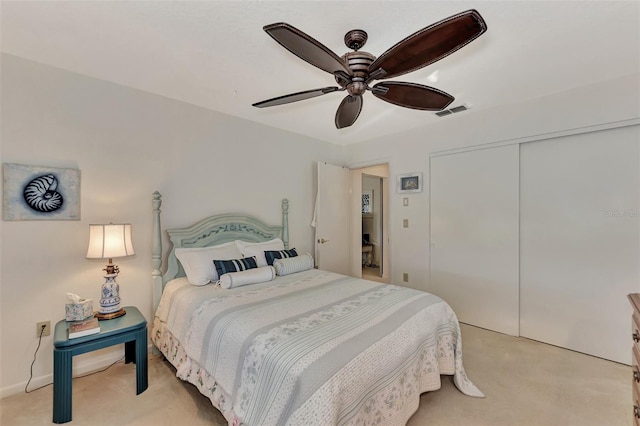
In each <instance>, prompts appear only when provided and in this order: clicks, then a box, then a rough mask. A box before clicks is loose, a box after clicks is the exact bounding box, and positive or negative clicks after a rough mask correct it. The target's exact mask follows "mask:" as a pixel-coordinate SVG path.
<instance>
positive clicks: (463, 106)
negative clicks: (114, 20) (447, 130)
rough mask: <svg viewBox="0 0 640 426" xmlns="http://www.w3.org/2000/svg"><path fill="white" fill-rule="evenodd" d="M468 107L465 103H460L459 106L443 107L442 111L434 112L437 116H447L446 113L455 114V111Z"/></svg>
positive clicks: (464, 109)
mask: <svg viewBox="0 0 640 426" xmlns="http://www.w3.org/2000/svg"><path fill="white" fill-rule="evenodd" d="M468 109H469V108H467V106H466V105H460V106H457V107H453V108H449V109H444V110H442V111H438V112H436V115H437V116H438V117H444V116H447V115H451V114H455V113H457V112H462V111H466V110H468Z"/></svg>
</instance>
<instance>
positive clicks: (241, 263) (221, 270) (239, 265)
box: [213, 257, 258, 277]
mask: <svg viewBox="0 0 640 426" xmlns="http://www.w3.org/2000/svg"><path fill="white" fill-rule="evenodd" d="M213 264H214V265H215V266H216V272H217V273H218V276H220V277H222V276H223V275H224V274H228V273H229V272H238V271H246V270H247V269H253V268H257V267H258V265H257V264H256V258H255V257H245V258H242V259H232V260H218V259H214V260H213Z"/></svg>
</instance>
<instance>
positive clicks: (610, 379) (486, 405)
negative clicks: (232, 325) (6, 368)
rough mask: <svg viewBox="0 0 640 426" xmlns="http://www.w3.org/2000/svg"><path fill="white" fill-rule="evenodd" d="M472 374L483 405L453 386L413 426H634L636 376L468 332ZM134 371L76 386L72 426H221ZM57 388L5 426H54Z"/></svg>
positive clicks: (184, 392)
mask: <svg viewBox="0 0 640 426" xmlns="http://www.w3.org/2000/svg"><path fill="white" fill-rule="evenodd" d="M462 336H463V353H464V363H465V368H466V370H467V374H468V375H469V377H470V378H471V380H473V382H474V383H475V384H476V385H477V386H478V387H479V388H480V389H482V391H483V392H484V393H485V394H486V395H487V397H486V398H484V399H477V398H470V397H467V396H465V395H463V394H462V393H460V392H459V391H458V390H457V389H456V388H455V386H454V385H453V383H452V381H451V378H450V377H443V378H442V388H441V389H440V390H438V391H435V392H428V393H426V394H424V395H422V398H421V401H420V408H419V409H418V411H417V412H416V414H414V416H413V417H412V418H411V419H410V421H409V423H408V425H410V426H422V425H435V426H438V425H442V426H444V425H456V426H457V425H468V426H476V425H477V426H481V425H491V426H501V425H518V426H556V425H558V426H560V425H561V426H572V425H575V426H589V425H593V426H608V425H611V426H624V425H631V424H632V410H631V367H628V366H625V365H621V364H616V363H613V362H609V361H605V360H602V359H599V358H594V357H590V356H587V355H583V354H580V353H576V352H571V351H568V350H564V349H560V348H557V347H554V346H549V345H545V344H542V343H539V342H535V341H532V340H528V339H523V338H515V337H510V336H505V335H503V334H499V333H494V332H491V331H487V330H483V329H480V328H477V327H471V326H467V325H464V324H463V325H462ZM135 393H136V389H135V366H134V365H133V364H122V363H119V364H116V365H114V366H113V367H111V368H110V369H109V370H107V371H105V372H101V373H97V374H94V375H91V376H88V377H83V378H79V379H75V380H74V381H73V421H72V423H69V425H72V426H81V425H90V426H97V425H105V426H107V425H109V426H112V425H118V426H125V425H135V426H147V425H149V426H151V425H176V426H182V425H184V426H191V425H225V424H226V422H225V420H224V418H223V417H222V415H221V414H220V413H219V412H218V411H217V410H216V409H214V408H213V407H212V406H211V404H210V403H209V400H208V399H206V398H205V397H203V396H202V395H200V393H199V392H198V391H197V390H196V389H195V387H193V386H192V385H190V384H188V383H184V382H182V381H180V380H179V379H177V378H176V377H175V370H174V369H173V367H172V366H171V365H170V364H169V363H167V362H166V361H164V360H163V359H162V358H161V357H159V356H150V363H149V388H148V389H147V390H146V391H145V392H144V393H142V394H140V395H138V396H136V394H135ZM52 398H53V397H52V387H51V386H48V387H46V388H44V389H40V390H38V391H35V392H33V393H30V394H20V395H14V396H11V397H8V398H4V399H2V400H0V424H2V425H3V426H4V425H6V426H14V425H15V426H20V425H48V424H51V419H52Z"/></svg>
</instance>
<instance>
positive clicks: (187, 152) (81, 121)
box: [0, 55, 344, 396]
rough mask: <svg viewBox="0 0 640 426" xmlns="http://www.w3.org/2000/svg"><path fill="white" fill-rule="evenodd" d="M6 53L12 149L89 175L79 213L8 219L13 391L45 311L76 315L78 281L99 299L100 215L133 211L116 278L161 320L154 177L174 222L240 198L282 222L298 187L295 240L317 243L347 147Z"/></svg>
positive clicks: (1, 283) (12, 155)
mask: <svg viewBox="0 0 640 426" xmlns="http://www.w3.org/2000/svg"><path fill="white" fill-rule="evenodd" d="M1 66H2V69H1V72H2V76H1V78H2V80H1V83H2V99H1V102H2V104H1V107H2V111H1V114H2V115H1V120H2V129H1V134H0V135H1V141H2V152H1V155H2V162H3V163H20V164H29V165H42V166H51V167H69V168H78V169H80V170H81V176H82V177H81V179H82V184H81V203H82V205H81V210H82V219H81V220H80V221H29V222H27V221H24V222H19V221H15V222H9V221H3V222H2V223H1V228H0V234H1V238H0V239H1V243H0V244H1V246H0V248H1V250H0V255H1V272H0V310H1V316H0V321H1V324H0V327H1V328H0V330H1V333H0V334H1V338H0V339H1V340H0V344H1V349H0V391H1V394H2V396H5V395H7V394H10V393H14V392H19V391H21V390H22V388H23V387H24V385H25V383H26V381H27V379H28V376H29V365H30V363H31V360H32V357H33V353H34V351H35V349H36V346H37V343H38V339H37V337H36V327H35V324H36V322H37V321H46V320H51V321H52V323H54V324H55V322H57V321H58V320H60V319H62V318H63V317H64V303H65V293H66V292H74V293H77V294H80V295H81V296H84V297H91V298H93V299H94V307H95V306H97V299H98V298H99V289H100V284H101V283H102V282H103V281H104V279H103V278H102V271H101V269H102V268H103V264H104V263H105V262H103V261H94V260H91V261H90V260H87V259H85V255H86V250H87V242H88V230H89V226H88V225H89V223H102V222H110V221H112V222H130V223H132V225H133V243H134V246H135V250H136V255H135V256H133V257H131V258H124V259H118V261H117V264H118V265H119V266H120V270H121V273H120V276H119V277H118V282H119V283H120V285H121V296H122V298H123V304H124V305H136V306H138V307H139V308H140V310H141V311H142V313H143V314H144V315H145V317H146V318H147V320H148V321H151V319H152V301H151V299H152V291H151V221H152V215H151V194H152V192H153V191H155V190H159V191H160V192H161V193H162V195H163V200H164V202H163V206H162V212H163V213H162V220H163V223H162V225H163V227H165V228H167V227H169V228H170V227H180V226H185V225H189V224H191V223H193V222H194V221H196V220H199V219H201V218H203V217H205V216H207V215H210V214H215V213H221V212H230V211H231V212H233V211H235V212H239V213H252V214H254V215H256V216H258V217H260V218H261V219H264V220H265V221H267V222H270V223H274V224H279V223H280V220H281V216H280V200H281V199H282V198H283V197H288V198H289V205H290V214H289V221H290V237H291V246H292V247H297V248H299V249H300V251H301V252H310V251H311V247H312V238H313V236H312V233H311V228H310V226H309V222H310V220H311V215H312V207H313V195H314V190H315V176H314V162H315V161H317V160H320V161H327V162H331V163H334V164H339V163H341V161H342V159H343V157H344V156H343V150H342V149H340V148H339V147H336V146H334V145H330V144H327V143H324V142H319V141H316V140H312V139H309V138H307V137H304V136H300V135H295V134H292V133H288V132H283V131H279V130H276V129H273V128H269V127H266V126H263V125H259V124H255V123H251V122H248V121H245V120H241V119H237V118H233V117H230V116H227V115H224V114H220V113H216V112H213V111H209V110H205V109H203V108H198V107H194V106H191V105H188V104H185V103H181V102H177V101H173V100H170V99H167V98H164V97H161V96H156V95H152V94H149V93H145V92H142V91H138V90H133V89H129V88H126V87H122V86H118V85H115V84H111V83H107V82H104V81H100V80H96V79H93V78H89V77H85V76H81V75H77V74H73V73H69V72H66V71H63V70H59V69H56V68H52V67H48V66H44V65H41V64H37V63H34V62H31V61H26V60H23V59H20V58H17V57H15V56H11V55H2V63H1ZM167 249H168V247H167V245H166V242H165V246H164V251H165V253H166V252H167ZM52 342H53V337H52V336H50V337H45V338H43V342H42V346H41V347H40V350H39V352H38V359H37V362H36V364H35V366H34V377H35V380H34V381H33V382H32V385H31V386H30V387H34V386H38V385H40V384H45V383H47V382H49V381H51V372H52V350H53V349H52V348H53V345H52ZM118 351H120V349H117V350H114V349H111V350H104V351H101V352H99V353H93V354H86V355H82V356H80V357H77V358H78V361H76V363H75V365H76V367H78V369H79V370H82V369H84V370H86V369H89V368H91V367H92V366H93V367H95V366H96V365H97V364H104V362H105V361H106V360H107V359H112V358H113V357H114V356H116V354H117V353H119V352H118Z"/></svg>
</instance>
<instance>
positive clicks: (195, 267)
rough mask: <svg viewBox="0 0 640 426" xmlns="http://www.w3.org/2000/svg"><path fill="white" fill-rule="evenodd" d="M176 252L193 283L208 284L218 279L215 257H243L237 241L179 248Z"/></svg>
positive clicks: (225, 258)
mask: <svg viewBox="0 0 640 426" xmlns="http://www.w3.org/2000/svg"><path fill="white" fill-rule="evenodd" d="M175 254H176V257H177V258H178V260H179V261H180V264H181V265H182V269H184V272H185V274H186V275H187V280H188V281H189V282H190V283H191V284H193V285H206V284H209V282H216V281H217V280H218V273H217V272H216V268H215V266H214V265H213V262H212V260H213V259H222V260H227V259H237V258H239V257H242V253H240V250H238V247H237V246H236V243H235V241H231V242H228V243H224V244H219V245H217V246H211V247H198V248H177V249H176V250H175Z"/></svg>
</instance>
